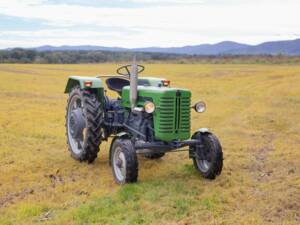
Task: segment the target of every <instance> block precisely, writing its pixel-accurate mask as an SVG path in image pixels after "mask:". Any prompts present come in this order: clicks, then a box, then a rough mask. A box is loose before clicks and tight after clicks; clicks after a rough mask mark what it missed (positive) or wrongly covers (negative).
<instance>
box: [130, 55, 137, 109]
mask: <svg viewBox="0 0 300 225" xmlns="http://www.w3.org/2000/svg"><path fill="white" fill-rule="evenodd" d="M137 70H138V67H137V64H136V60H135V57H134V58H133V63H132V66H131V72H130V105H131V110H134V108H135V107H136V101H137V85H138V71H137Z"/></svg>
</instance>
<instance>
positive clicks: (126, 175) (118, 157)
mask: <svg viewBox="0 0 300 225" xmlns="http://www.w3.org/2000/svg"><path fill="white" fill-rule="evenodd" d="M111 165H112V172H113V175H114V178H115V181H116V182H117V183H118V184H126V183H134V182H136V181H137V177H138V160H137V156H136V152H135V149H134V145H133V143H132V142H131V141H130V140H129V139H124V138H117V139H116V140H115V141H114V142H113V145H112V148H111Z"/></svg>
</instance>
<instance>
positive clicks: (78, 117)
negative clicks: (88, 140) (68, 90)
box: [67, 95, 86, 155]
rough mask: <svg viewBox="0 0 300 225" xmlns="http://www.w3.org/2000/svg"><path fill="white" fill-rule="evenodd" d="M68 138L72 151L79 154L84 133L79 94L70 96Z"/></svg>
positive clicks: (84, 127)
mask: <svg viewBox="0 0 300 225" xmlns="http://www.w3.org/2000/svg"><path fill="white" fill-rule="evenodd" d="M67 128H68V140H69V144H70V147H71V150H72V152H74V153H75V154H77V155H78V154H81V153H82V151H83V148H84V140H85V136H86V135H85V133H86V124H85V116H84V112H83V105H82V101H81V98H80V96H79V95H75V96H73V97H72V98H71V100H70V103H69V106H68V114H67Z"/></svg>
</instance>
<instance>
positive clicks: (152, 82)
mask: <svg viewBox="0 0 300 225" xmlns="http://www.w3.org/2000/svg"><path fill="white" fill-rule="evenodd" d="M163 80H165V79H163V78H153V77H140V78H139V79H138V85H139V86H138V100H137V107H143V106H144V103H145V102H146V101H152V102H153V103H154V104H155V107H156V108H155V111H154V113H153V122H154V133H155V134H154V135H155V139H156V140H161V141H172V140H186V139H189V137H190V104H191V103H190V99H191V92H190V91H189V90H186V89H178V88H170V87H163V83H162V81H163ZM85 81H91V82H92V86H91V87H85V86H84V82H85ZM75 85H79V86H80V88H82V89H93V90H95V91H96V93H97V96H98V98H99V100H100V101H101V102H103V96H104V93H103V92H104V87H103V83H102V81H101V79H100V78H96V77H81V76H71V77H69V80H68V83H67V86H66V89H65V93H69V92H70V91H71V89H72V88H73V87H74V86H75ZM129 89H130V86H125V87H124V88H123V90H122V96H121V97H122V105H123V107H125V109H126V111H125V116H127V115H128V113H129V112H130V100H129Z"/></svg>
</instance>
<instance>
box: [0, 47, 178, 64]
mask: <svg viewBox="0 0 300 225" xmlns="http://www.w3.org/2000/svg"><path fill="white" fill-rule="evenodd" d="M134 55H136V57H137V59H138V60H140V61H161V60H175V59H179V58H181V56H180V55H175V54H164V53H143V52H137V53H133V52H112V51H49V52H47V51H46V52H37V51H34V50H28V49H22V48H15V49H11V50H2V51H0V63H47V64H76V63H106V62H121V61H131V60H132V59H133V56H134Z"/></svg>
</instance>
